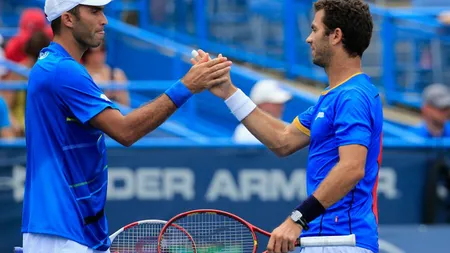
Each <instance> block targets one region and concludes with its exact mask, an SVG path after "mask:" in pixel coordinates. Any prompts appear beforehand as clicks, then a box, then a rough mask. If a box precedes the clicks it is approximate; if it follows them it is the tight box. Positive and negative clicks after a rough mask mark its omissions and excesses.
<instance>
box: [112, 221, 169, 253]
mask: <svg viewBox="0 0 450 253" xmlns="http://www.w3.org/2000/svg"><path fill="white" fill-rule="evenodd" d="M165 224H166V221H163V220H141V221H136V222H133V223H130V224H128V225H126V226H124V227H122V228H120V229H119V230H117V231H116V232H114V233H113V234H112V235H111V236H109V239H110V240H111V248H110V251H111V253H130V252H133V253H144V252H145V253H147V252H156V244H157V241H158V235H159V232H160V231H161V229H162V228H163V226H164V225H165Z"/></svg>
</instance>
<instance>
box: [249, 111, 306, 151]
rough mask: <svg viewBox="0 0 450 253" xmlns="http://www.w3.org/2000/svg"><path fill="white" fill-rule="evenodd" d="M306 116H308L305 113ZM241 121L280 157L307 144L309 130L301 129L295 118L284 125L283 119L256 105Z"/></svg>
mask: <svg viewBox="0 0 450 253" xmlns="http://www.w3.org/2000/svg"><path fill="white" fill-rule="evenodd" d="M305 113H306V112H305ZM306 117H308V116H307V115H305V118H306ZM242 123H243V124H244V125H245V127H246V128H247V129H248V130H249V131H250V132H251V133H252V134H253V135H254V136H255V137H256V138H257V139H258V140H259V141H261V142H262V143H263V144H264V145H265V146H266V147H267V148H269V149H270V150H271V151H272V152H274V153H275V154H276V155H277V156H280V157H285V156H288V155H290V154H292V153H294V152H296V151H298V150H300V149H302V148H304V147H306V146H308V145H309V141H310V138H309V131H302V130H301V129H300V128H299V127H298V124H297V122H296V120H294V122H292V123H291V124H289V125H286V123H285V122H284V121H282V120H279V119H276V118H274V117H272V116H271V115H269V114H268V113H266V112H264V111H263V110H261V109H259V108H258V107H256V108H255V109H254V110H253V111H252V112H251V113H250V114H249V115H248V116H247V117H245V118H244V120H242ZM305 129H306V128H305Z"/></svg>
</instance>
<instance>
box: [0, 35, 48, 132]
mask: <svg viewBox="0 0 450 253" xmlns="http://www.w3.org/2000/svg"><path fill="white" fill-rule="evenodd" d="M49 44H50V37H49V36H48V35H47V34H46V33H45V32H43V31H38V32H34V33H33V35H32V36H31V37H30V38H29V40H28V41H27V42H26V43H25V45H24V52H25V58H24V59H23V60H21V61H20V62H19V63H20V64H21V65H23V66H25V67H27V68H31V67H33V65H34V64H35V63H36V61H37V59H38V57H39V53H40V52H41V50H42V49H43V48H44V47H47V46H48V45H49ZM5 79H6V80H10V81H19V80H26V78H25V77H22V76H20V75H18V74H16V73H13V72H10V73H9V74H8V75H7V76H6V77H5ZM4 98H5V100H6V102H7V104H8V107H9V109H10V112H11V115H10V118H11V122H12V127H13V130H14V133H15V135H16V136H23V135H24V130H25V101H26V91H24V90H19V91H5V92H4Z"/></svg>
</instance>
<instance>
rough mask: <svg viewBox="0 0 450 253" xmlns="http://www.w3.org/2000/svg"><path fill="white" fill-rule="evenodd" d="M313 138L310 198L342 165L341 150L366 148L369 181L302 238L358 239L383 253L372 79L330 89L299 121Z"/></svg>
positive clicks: (378, 126) (378, 114)
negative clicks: (344, 236)
mask: <svg viewBox="0 0 450 253" xmlns="http://www.w3.org/2000/svg"><path fill="white" fill-rule="evenodd" d="M294 124H295V125H296V126H297V128H298V129H299V130H301V131H302V132H304V133H305V134H307V135H309V136H310V139H311V142H310V145H309V156H308V166H307V171H306V178H307V193H308V195H310V194H312V193H314V192H315V191H316V189H317V188H318V187H319V185H320V183H321V182H322V181H323V180H324V178H325V177H326V176H327V175H328V173H329V172H330V171H331V169H332V168H333V167H334V166H335V165H336V164H337V163H338V162H339V147H340V146H345V145H352V144H357V145H362V146H364V147H366V148H367V150H368V153H367V159H366V167H365V175H364V178H363V179H361V180H360V181H359V183H358V184H357V185H356V187H355V188H354V189H353V190H351V191H350V192H349V193H348V194H347V195H346V196H345V197H344V198H342V199H341V200H340V201H338V202H337V203H335V204H334V205H333V206H331V207H330V208H328V209H327V210H326V212H325V214H323V215H321V216H319V217H318V218H316V219H315V220H313V221H312V222H311V223H310V230H308V231H305V232H304V233H303V234H302V236H320V235H324V236H326V235H348V234H355V235H356V244H357V246H359V247H362V248H366V249H369V250H371V251H373V252H378V232H377V220H378V218H377V216H378V215H377V199H376V187H377V181H378V170H379V165H380V164H379V163H380V162H381V159H380V157H381V135H382V124H383V109H382V102H381V99H380V96H379V93H378V90H377V88H376V87H375V86H374V85H373V84H372V83H371V82H370V79H369V77H368V76H367V75H365V74H363V73H359V74H356V75H354V76H352V77H350V78H349V79H348V80H346V81H344V82H343V83H341V84H340V85H338V86H336V87H334V88H333V89H328V90H325V91H324V92H323V93H322V95H321V96H320V98H319V101H318V102H317V104H316V105H314V106H312V107H311V108H309V109H308V110H307V111H305V112H304V113H302V114H300V115H299V116H298V117H297V118H295V120H294Z"/></svg>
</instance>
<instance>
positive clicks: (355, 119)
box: [334, 91, 372, 148]
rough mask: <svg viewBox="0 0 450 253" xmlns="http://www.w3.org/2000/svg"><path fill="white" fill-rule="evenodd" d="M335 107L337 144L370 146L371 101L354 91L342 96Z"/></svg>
mask: <svg viewBox="0 0 450 253" xmlns="http://www.w3.org/2000/svg"><path fill="white" fill-rule="evenodd" d="M335 108H336V109H335V110H336V112H335V115H336V116H335V120H334V128H335V136H336V142H337V145H338V146H345V145H352V144H359V145H363V146H365V147H367V148H369V146H370V142H371V136H372V127H371V126H372V124H371V122H372V121H371V116H370V115H371V113H370V101H367V99H366V98H364V97H363V96H362V94H360V93H359V92H356V91H352V92H347V93H346V94H344V95H343V96H342V97H340V98H339V99H338V102H337V104H336V107H335Z"/></svg>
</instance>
